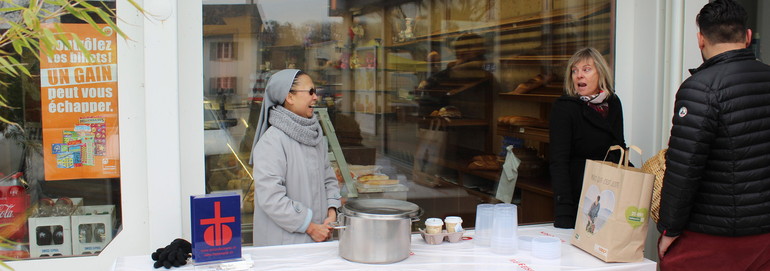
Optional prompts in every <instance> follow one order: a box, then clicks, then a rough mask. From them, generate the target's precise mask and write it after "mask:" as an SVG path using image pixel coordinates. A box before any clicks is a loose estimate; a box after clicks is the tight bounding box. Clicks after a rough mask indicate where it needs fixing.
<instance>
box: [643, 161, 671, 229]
mask: <svg viewBox="0 0 770 271" xmlns="http://www.w3.org/2000/svg"><path fill="white" fill-rule="evenodd" d="M666 150H667V149H663V150H661V151H659V152H658V154H656V155H655V156H653V157H652V158H650V160H647V161H646V162H644V165H642V170H643V171H644V172H647V173H650V174H652V175H655V182H654V183H653V185H652V202H651V203H650V218H652V220H653V221H655V223H657V222H658V212H659V211H660V190H661V189H662V188H663V174H664V173H665V172H666Z"/></svg>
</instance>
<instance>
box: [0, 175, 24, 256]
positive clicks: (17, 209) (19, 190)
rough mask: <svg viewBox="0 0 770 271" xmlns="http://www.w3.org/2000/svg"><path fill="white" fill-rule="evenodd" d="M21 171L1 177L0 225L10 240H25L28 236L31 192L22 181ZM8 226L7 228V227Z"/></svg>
mask: <svg viewBox="0 0 770 271" xmlns="http://www.w3.org/2000/svg"><path fill="white" fill-rule="evenodd" d="M21 176H22V173H21V172H17V173H15V174H13V175H10V176H7V177H5V178H2V179H0V225H5V226H3V230H2V232H3V234H4V235H7V236H2V237H4V238H6V239H8V240H11V241H16V242H24V239H25V238H26V236H27V219H26V216H25V215H24V214H25V213H26V211H27V208H28V207H29V194H27V190H26V189H25V188H24V185H23V184H22V181H21ZM6 227H7V228H6Z"/></svg>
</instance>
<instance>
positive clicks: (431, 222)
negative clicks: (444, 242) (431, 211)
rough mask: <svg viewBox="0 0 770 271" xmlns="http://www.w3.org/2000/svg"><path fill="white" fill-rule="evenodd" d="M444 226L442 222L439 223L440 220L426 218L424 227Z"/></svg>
mask: <svg viewBox="0 0 770 271" xmlns="http://www.w3.org/2000/svg"><path fill="white" fill-rule="evenodd" d="M442 225H444V222H442V221H441V219H438V218H428V219H427V220H425V226H442Z"/></svg>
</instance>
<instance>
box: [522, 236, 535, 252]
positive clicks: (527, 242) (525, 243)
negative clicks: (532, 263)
mask: <svg viewBox="0 0 770 271" xmlns="http://www.w3.org/2000/svg"><path fill="white" fill-rule="evenodd" d="M534 238H535V237H534V236H529V235H522V236H519V249H520V250H526V251H532V239H534Z"/></svg>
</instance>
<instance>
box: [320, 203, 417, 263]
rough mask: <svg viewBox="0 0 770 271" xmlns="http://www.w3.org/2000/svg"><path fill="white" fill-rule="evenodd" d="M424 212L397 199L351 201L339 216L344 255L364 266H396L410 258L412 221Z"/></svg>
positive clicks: (338, 227) (343, 207)
mask: <svg viewBox="0 0 770 271" xmlns="http://www.w3.org/2000/svg"><path fill="white" fill-rule="evenodd" d="M421 214H422V209H420V207H419V206H417V205H416V204H414V203H411V202H407V201H403V200H393V199H357V200H351V201H348V202H347V203H346V204H345V205H344V206H342V208H340V214H339V215H338V216H337V224H338V226H337V227H335V229H339V230H340V233H339V237H340V248H339V251H340V256H341V257H342V258H345V259H347V260H349V261H353V262H360V263H394V262H398V261H402V260H404V259H406V258H407V257H409V253H410V249H409V247H410V245H411V240H412V238H411V235H412V222H413V221H418V220H419V219H420V218H419V217H420V215H421Z"/></svg>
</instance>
